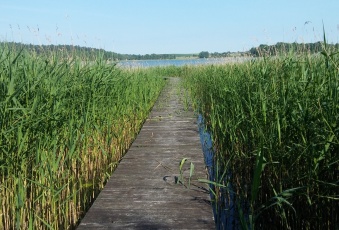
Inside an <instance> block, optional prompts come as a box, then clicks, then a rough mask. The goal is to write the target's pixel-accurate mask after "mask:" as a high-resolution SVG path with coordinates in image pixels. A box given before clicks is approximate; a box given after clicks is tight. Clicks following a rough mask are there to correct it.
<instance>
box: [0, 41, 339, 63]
mask: <svg viewBox="0 0 339 230" xmlns="http://www.w3.org/2000/svg"><path fill="white" fill-rule="evenodd" d="M3 46H7V47H12V48H14V49H17V50H20V49H26V50H29V51H32V52H34V53H36V54H37V55H39V54H49V53H50V52H51V51H53V52H55V51H56V52H58V54H59V55H61V56H64V57H65V58H69V57H70V56H72V55H76V56H78V57H84V59H87V60H88V59H89V60H95V59H97V58H98V57H101V58H103V60H110V61H118V60H157V59H176V58H192V57H193V58H220V57H234V56H253V57H257V56H263V55H268V56H275V55H279V54H283V53H288V52H293V53H305V52H306V53H310V54H313V53H318V52H321V51H322V50H323V46H324V45H323V43H322V42H316V43H284V42H278V43H277V44H275V45H260V46H259V47H253V48H251V49H250V50H249V51H246V52H222V53H218V52H214V53H209V52H208V51H202V52H200V53H199V54H145V55H140V54H120V53H115V52H112V51H106V50H104V49H97V48H89V47H80V46H73V45H32V44H23V43H16V42H0V48H1V47H3ZM327 48H328V49H336V50H339V44H338V43H337V44H327Z"/></svg>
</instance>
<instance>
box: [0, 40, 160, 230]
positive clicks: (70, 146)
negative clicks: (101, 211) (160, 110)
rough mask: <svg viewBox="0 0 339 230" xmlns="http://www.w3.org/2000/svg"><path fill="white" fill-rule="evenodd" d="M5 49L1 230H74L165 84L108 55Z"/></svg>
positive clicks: (1, 52) (0, 52)
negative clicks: (111, 62)
mask: <svg viewBox="0 0 339 230" xmlns="http://www.w3.org/2000/svg"><path fill="white" fill-rule="evenodd" d="M62 52H64V51H63V50H54V51H51V52H44V54H43V55H41V54H37V53H34V52H31V51H27V50H24V49H16V48H15V47H9V46H7V45H6V44H5V43H4V44H2V45H1V47H0V204H1V208H0V229H72V228H74V227H75V226H76V225H77V223H78V221H79V218H81V216H83V215H84V213H85V211H86V209H87V208H88V206H89V204H90V203H91V202H92V201H93V199H94V198H95V197H96V195H97V194H98V192H99V190H100V189H102V188H103V186H104V184H105V182H106V181H107V179H108V178H109V176H110V175H111V173H112V172H113V171H114V169H115V167H116V165H117V164H118V162H119V160H120V159H121V157H122V155H123V154H124V153H125V151H126V149H127V148H128V147H129V145H130V144H131V142H132V141H133V139H134V137H135V136H136V134H137V133H138V131H139V129H140V128H141V125H142V124H143V122H144V120H145V119H146V117H147V114H148V112H149V111H150V109H151V107H152V106H153V104H154V102H155V100H156V98H157V96H158V94H159V92H160V91H161V89H162V87H163V85H164V84H165V81H164V79H163V78H159V77H157V76H156V75H155V74H152V73H151V72H150V71H147V70H146V69H133V70H122V69H119V68H117V67H116V66H115V65H108V64H106V63H105V62H104V61H103V60H102V59H101V58H100V57H98V58H97V60H96V61H94V62H93V61H91V62H87V61H86V59H85V56H83V57H82V56H73V55H72V53H69V54H67V55H66V56H67V58H65V54H64V53H62Z"/></svg>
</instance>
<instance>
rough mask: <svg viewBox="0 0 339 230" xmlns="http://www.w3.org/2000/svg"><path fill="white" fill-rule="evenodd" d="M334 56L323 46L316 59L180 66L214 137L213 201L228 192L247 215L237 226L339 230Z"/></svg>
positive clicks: (338, 96) (338, 74)
mask: <svg viewBox="0 0 339 230" xmlns="http://www.w3.org/2000/svg"><path fill="white" fill-rule="evenodd" d="M337 52H338V51H336V50H329V49H328V48H326V43H325V44H324V50H323V52H322V53H321V54H318V55H307V54H305V55H295V54H294V53H288V54H285V55H282V56H280V57H271V58H267V57H261V58H256V59H253V60H252V61H248V62H244V63H240V64H239V63H238V64H230V65H227V66H206V67H198V68H190V67H186V71H185V72H184V74H183V75H184V77H185V81H186V83H185V84H186V87H187V88H188V89H189V91H190V92H191V96H192V99H193V103H194V105H195V107H196V109H197V110H198V111H199V112H200V113H202V114H203V116H204V118H205V120H206V123H207V128H208V129H209V130H210V131H211V133H212V136H213V142H214V148H215V151H216V156H215V164H216V166H215V167H216V168H217V169H216V172H215V173H216V174H217V175H216V181H215V182H211V183H213V184H216V185H218V184H219V185H220V186H216V191H214V194H216V195H217V196H216V199H218V198H220V197H221V196H219V195H218V194H220V193H222V192H223V193H225V196H226V197H227V196H228V195H229V193H228V192H229V189H228V190H225V189H223V188H232V192H234V193H235V194H236V200H235V204H236V205H237V207H238V210H237V212H238V213H239V215H240V216H241V215H242V214H246V213H247V214H248V216H249V217H248V218H246V217H244V218H243V219H242V220H243V221H244V222H243V227H245V228H256V229H274V228H276V227H277V226H280V227H281V228H284V229H320V228H321V229H333V228H334V227H335V226H336V227H338V223H339V215H338V213H339V206H338V202H339V196H338V189H339V184H338V183H339V154H338V153H339V124H338V121H339V57H338V56H339V55H338V53H337ZM229 183H230V184H231V185H232V186H231V187H230V186H229ZM215 202H220V203H225V201H220V200H219V201H218V200H216V201H215ZM221 208H222V207H221ZM224 208H226V207H224ZM241 213H242V214H241Z"/></svg>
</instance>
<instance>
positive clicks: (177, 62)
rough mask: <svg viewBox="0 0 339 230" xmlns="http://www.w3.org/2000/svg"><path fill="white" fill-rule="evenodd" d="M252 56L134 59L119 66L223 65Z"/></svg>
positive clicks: (242, 60) (248, 58)
mask: <svg viewBox="0 0 339 230" xmlns="http://www.w3.org/2000/svg"><path fill="white" fill-rule="evenodd" d="M251 59H252V58H250V57H227V58H197V59H168V60H167V59H166V60H134V61H129V60H127V61H119V62H118V66H121V67H127V68H138V67H156V66H185V65H212V64H213V65H222V64H227V63H236V62H244V61H247V60H251Z"/></svg>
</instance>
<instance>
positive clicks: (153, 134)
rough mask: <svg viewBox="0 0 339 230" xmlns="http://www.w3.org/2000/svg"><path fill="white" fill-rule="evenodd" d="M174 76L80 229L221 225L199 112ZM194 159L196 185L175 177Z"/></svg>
mask: <svg viewBox="0 0 339 230" xmlns="http://www.w3.org/2000/svg"><path fill="white" fill-rule="evenodd" d="M179 81H180V79H178V78H169V79H168V84H167V86H166V87H165V88H164V90H163V91H162V93H161V95H160V97H159V99H158V101H157V103H156V104H155V106H154V108H153V110H152V112H151V114H150V116H149V118H148V120H147V121H146V122H145V124H144V125H143V128H142V129H141V131H140V133H139V135H138V137H137V139H136V140H135V141H134V142H133V144H132V146H131V148H130V149H129V150H128V152H127V153H126V155H125V156H124V158H123V159H122V161H121V162H120V164H119V166H118V167H117V169H116V170H115V172H114V173H113V175H112V176H111V178H110V179H109V181H108V182H107V184H106V186H105V188H104V189H103V191H102V192H101V193H100V194H99V196H98V198H97V199H96V200H95V202H94V204H93V206H92V207H91V208H90V210H89V211H88V212H87V214H86V216H85V218H84V219H83V220H82V221H81V223H80V225H79V226H78V229H79V230H81V229H215V225H214V220H213V213H212V208H211V205H210V202H209V194H208V190H207V187H208V186H207V185H205V184H202V183H199V182H198V181H197V180H196V179H197V178H206V170H205V165H204V160H203V153H202V150H201V144H200V140H199V133H198V127H197V123H196V120H197V119H196V117H195V116H194V114H193V112H191V111H185V110H184V106H183V104H182V98H181V97H180V95H179V93H178V87H177V85H178V83H179ZM183 158H188V161H187V162H186V164H185V167H184V169H185V172H184V175H185V176H186V178H187V177H188V175H189V166H190V162H193V163H194V166H195V173H194V176H193V177H194V178H193V180H192V181H191V186H190V188H188V187H185V186H184V185H186V186H188V181H187V180H186V181H185V183H184V185H183V184H180V183H179V184H177V183H175V181H176V180H177V178H178V177H179V175H180V174H179V163H180V161H181V160H182V159H183Z"/></svg>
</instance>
